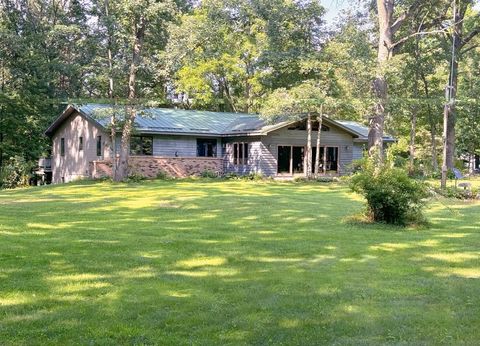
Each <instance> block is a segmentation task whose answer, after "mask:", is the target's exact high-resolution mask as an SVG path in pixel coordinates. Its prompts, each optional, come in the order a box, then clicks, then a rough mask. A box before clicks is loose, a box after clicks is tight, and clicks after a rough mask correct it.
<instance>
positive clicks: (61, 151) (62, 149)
mask: <svg viewBox="0 0 480 346" xmlns="http://www.w3.org/2000/svg"><path fill="white" fill-rule="evenodd" d="M60 156H65V138H63V137H62V138H60Z"/></svg>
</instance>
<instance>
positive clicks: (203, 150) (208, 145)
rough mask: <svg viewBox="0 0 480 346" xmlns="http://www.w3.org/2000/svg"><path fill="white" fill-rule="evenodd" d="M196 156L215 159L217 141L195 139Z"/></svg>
mask: <svg viewBox="0 0 480 346" xmlns="http://www.w3.org/2000/svg"><path fill="white" fill-rule="evenodd" d="M197 156H198V157H217V140H216V139H203V138H198V139H197Z"/></svg>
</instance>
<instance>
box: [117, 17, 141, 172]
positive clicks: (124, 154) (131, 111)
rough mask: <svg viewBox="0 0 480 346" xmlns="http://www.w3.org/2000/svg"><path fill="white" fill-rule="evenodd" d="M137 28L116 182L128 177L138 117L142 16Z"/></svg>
mask: <svg viewBox="0 0 480 346" xmlns="http://www.w3.org/2000/svg"><path fill="white" fill-rule="evenodd" d="M133 25H134V26H135V40H134V44H133V56H132V62H131V64H130V73H129V78H128V101H129V105H128V106H127V107H126V120H125V124H124V125H123V131H122V140H121V147H120V160H119V164H118V170H117V177H116V181H120V180H124V179H125V178H127V176H128V158H129V154H130V137H131V135H132V130H133V124H134V122H135V116H136V111H137V110H136V108H137V107H136V104H135V98H136V85H135V84H136V83H135V81H136V77H137V69H138V66H139V64H140V58H141V52H142V47H143V40H144V37H145V29H146V19H145V16H144V15H142V16H141V17H140V19H139V21H138V23H134V24H133Z"/></svg>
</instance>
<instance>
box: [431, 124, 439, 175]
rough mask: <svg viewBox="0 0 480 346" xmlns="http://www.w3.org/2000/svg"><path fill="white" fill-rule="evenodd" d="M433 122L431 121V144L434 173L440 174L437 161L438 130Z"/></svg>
mask: <svg viewBox="0 0 480 346" xmlns="http://www.w3.org/2000/svg"><path fill="white" fill-rule="evenodd" d="M435 125H436V124H435V123H434V121H433V120H431V121H430V142H431V145H432V151H431V155H432V169H433V171H434V172H438V160H437V129H436V126H435Z"/></svg>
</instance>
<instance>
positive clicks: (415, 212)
mask: <svg viewBox="0 0 480 346" xmlns="http://www.w3.org/2000/svg"><path fill="white" fill-rule="evenodd" d="M350 187H351V189H352V190H353V191H355V192H357V193H360V194H361V195H363V196H364V197H365V199H366V200H367V217H368V218H369V219H370V220H372V221H375V222H385V223H389V224H396V225H405V224H408V223H414V222H420V221H423V214H422V209H423V207H424V206H425V201H426V198H427V197H428V195H429V193H428V189H427V186H426V185H425V184H424V183H422V182H420V181H417V180H414V179H412V178H410V177H409V176H408V173H407V172H406V170H404V169H401V168H397V167H394V165H393V163H392V161H391V160H389V159H388V158H387V160H386V162H385V163H381V164H380V163H375V160H372V159H364V160H363V163H362V169H361V171H359V172H358V173H356V174H354V175H353V176H352V178H351V179H350Z"/></svg>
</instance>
